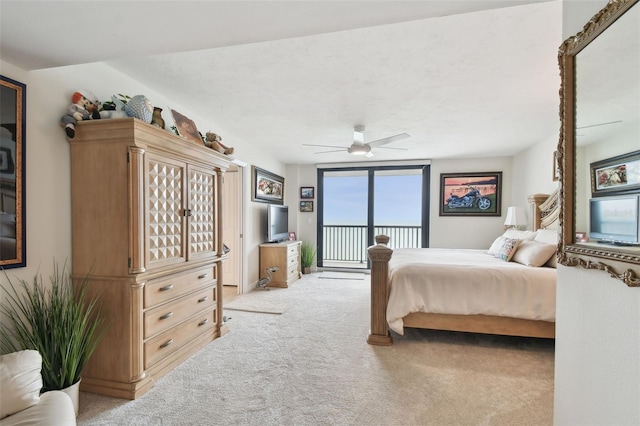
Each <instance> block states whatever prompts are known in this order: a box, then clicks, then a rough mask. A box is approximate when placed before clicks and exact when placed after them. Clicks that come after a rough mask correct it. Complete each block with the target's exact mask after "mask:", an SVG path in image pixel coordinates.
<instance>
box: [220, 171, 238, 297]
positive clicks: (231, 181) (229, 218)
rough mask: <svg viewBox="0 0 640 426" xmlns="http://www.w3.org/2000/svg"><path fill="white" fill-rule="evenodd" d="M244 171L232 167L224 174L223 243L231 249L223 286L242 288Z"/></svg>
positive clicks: (224, 270)
mask: <svg viewBox="0 0 640 426" xmlns="http://www.w3.org/2000/svg"><path fill="white" fill-rule="evenodd" d="M241 180H242V169H238V168H237V167H232V168H230V169H229V170H227V172H226V173H225V174H224V191H223V202H222V220H223V224H224V230H223V234H222V242H223V243H224V244H225V245H226V246H227V247H228V248H229V252H228V253H227V259H226V260H225V261H224V263H223V265H222V285H225V286H239V287H241V286H240V282H241V275H242V272H241V271H242V264H241V262H240V259H241V251H242V244H241V227H242V186H241Z"/></svg>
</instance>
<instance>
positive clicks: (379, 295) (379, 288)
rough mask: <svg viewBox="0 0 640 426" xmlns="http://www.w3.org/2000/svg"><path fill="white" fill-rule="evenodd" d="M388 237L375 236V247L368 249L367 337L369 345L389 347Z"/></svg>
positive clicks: (391, 341)
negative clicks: (369, 309)
mask: <svg viewBox="0 0 640 426" xmlns="http://www.w3.org/2000/svg"><path fill="white" fill-rule="evenodd" d="M388 242H389V237H387V236H386V235H378V236H376V245H373V246H371V247H369V249H368V250H367V251H368V253H369V259H370V260H371V329H370V330H369V336H368V337H367V343H369V344H370V345H378V346H389V345H391V344H392V343H393V340H392V339H391V335H390V333H389V325H388V324H387V302H388V300H389V284H388V279H389V260H391V255H392V254H393V250H391V249H390V248H389V247H387V243H388Z"/></svg>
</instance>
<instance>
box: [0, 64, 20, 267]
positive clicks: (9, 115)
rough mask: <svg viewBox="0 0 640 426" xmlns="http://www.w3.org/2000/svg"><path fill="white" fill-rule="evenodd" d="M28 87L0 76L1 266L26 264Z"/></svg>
mask: <svg viewBox="0 0 640 426" xmlns="http://www.w3.org/2000/svg"><path fill="white" fill-rule="evenodd" d="M25 96H26V86H25V85H24V84H22V83H19V82H17V81H15V80H12V79H10V78H6V77H3V76H0V267H1V268H5V269H6V268H17V267H23V266H26V238H25V236H26V234H25V221H24V215H25V210H24V191H25V185H24V177H25V168H24V165H25V156H24V153H25V150H24V148H25V127H26V126H25V124H26V123H25V115H24V114H25V99H26V98H25Z"/></svg>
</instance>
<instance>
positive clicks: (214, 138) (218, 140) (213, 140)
mask: <svg viewBox="0 0 640 426" xmlns="http://www.w3.org/2000/svg"><path fill="white" fill-rule="evenodd" d="M205 136H206V137H205V139H204V144H205V145H206V146H208V147H209V148H211V149H215V150H216V151H218V152H221V153H222V154H226V155H231V154H233V151H234V149H233V148H231V147H227V146H225V145H223V144H222V137H221V136H220V135H218V134H215V133H213V132H207V133H206V134H205Z"/></svg>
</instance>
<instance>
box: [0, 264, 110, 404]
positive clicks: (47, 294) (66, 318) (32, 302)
mask: <svg viewBox="0 0 640 426" xmlns="http://www.w3.org/2000/svg"><path fill="white" fill-rule="evenodd" d="M5 276H6V278H7V281H8V287H7V288H5V289H4V291H5V293H6V297H5V298H4V300H2V302H1V303H0V306H1V311H2V313H3V315H5V316H6V318H7V322H6V326H3V327H2V329H1V330H0V349H1V350H2V352H3V353H8V352H16V351H20V350H24V349H33V350H36V351H38V352H39V353H40V355H41V356H42V371H41V373H42V383H43V387H42V391H43V392H46V391H49V390H66V392H67V393H68V394H69V395H70V396H71V398H72V399H75V400H74V406H75V409H76V415H77V414H78V401H77V397H78V388H79V384H80V379H81V376H80V375H81V373H82V369H83V368H84V366H85V364H86V363H87V361H88V360H89V358H90V357H91V354H93V352H94V350H95V349H96V347H97V346H98V343H99V342H100V339H101V338H102V336H103V335H104V333H105V331H106V328H107V327H106V325H105V323H104V318H103V317H102V316H101V315H100V307H99V304H98V299H97V298H96V297H93V298H89V297H88V295H87V285H88V283H89V277H88V276H87V277H85V278H84V279H83V280H82V281H80V282H77V283H76V285H74V282H73V279H72V277H71V272H70V271H69V269H68V267H67V264H66V263H65V264H64V266H63V267H62V269H60V267H59V266H58V265H57V264H56V263H54V270H53V274H52V275H51V276H50V285H45V282H44V281H43V279H42V276H41V275H40V274H39V273H38V274H36V275H35V277H34V278H33V282H32V283H29V282H27V281H25V280H19V281H18V284H14V283H13V282H12V281H11V280H10V279H9V277H8V276H7V275H6V273H5Z"/></svg>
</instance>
